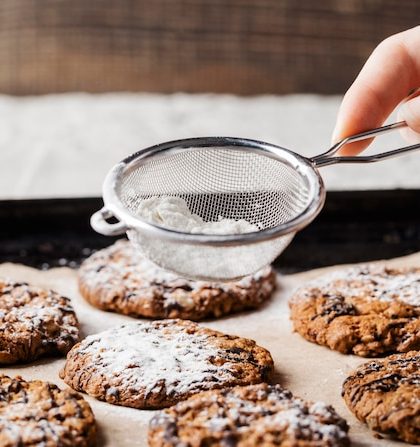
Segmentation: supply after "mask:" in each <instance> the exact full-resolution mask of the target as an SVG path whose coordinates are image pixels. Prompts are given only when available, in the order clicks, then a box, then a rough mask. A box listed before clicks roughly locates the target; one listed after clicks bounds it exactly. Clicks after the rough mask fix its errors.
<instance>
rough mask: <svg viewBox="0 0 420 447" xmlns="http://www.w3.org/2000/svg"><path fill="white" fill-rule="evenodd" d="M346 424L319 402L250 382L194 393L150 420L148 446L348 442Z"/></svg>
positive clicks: (336, 445) (306, 446)
mask: <svg viewBox="0 0 420 447" xmlns="http://www.w3.org/2000/svg"><path fill="white" fill-rule="evenodd" d="M347 431H348V426H347V423H346V421H345V420H344V419H342V418H341V417H340V416H339V415H338V414H337V413H336V412H335V410H334V409H333V408H332V407H331V406H328V405H325V404H324V403H322V402H315V403H313V402H307V401H304V400H302V399H299V398H297V397H294V396H293V395H292V393H291V392H290V391H287V390H285V389H283V388H281V387H280V386H279V385H267V384H266V383H263V384H259V385H250V386H244V387H234V388H229V389H224V390H216V391H206V392H203V393H200V394H197V395H195V396H193V397H191V398H189V399H188V400H186V401H184V402H180V403H178V404H176V405H174V406H173V407H171V408H168V409H166V410H163V411H160V412H159V413H158V414H157V415H155V416H154V417H153V418H152V420H151V421H150V427H149V445H150V446H151V447H171V446H174V447H175V446H184V447H199V446H204V445H205V446H207V447H211V446H214V447H216V446H226V447H228V446H236V447H251V446H259V445H261V446H265V447H270V446H285V447H286V446H299V447H310V446H312V447H315V446H316V447H323V446H325V447H326V446H328V447H341V446H348V445H350V442H349V438H348V436H347Z"/></svg>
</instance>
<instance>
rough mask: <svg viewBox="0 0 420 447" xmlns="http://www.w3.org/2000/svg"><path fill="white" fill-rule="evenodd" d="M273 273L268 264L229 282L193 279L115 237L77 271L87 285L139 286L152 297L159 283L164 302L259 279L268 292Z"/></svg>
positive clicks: (184, 301)
mask: <svg viewBox="0 0 420 447" xmlns="http://www.w3.org/2000/svg"><path fill="white" fill-rule="evenodd" d="M271 274H272V269H271V267H266V268H264V269H262V270H260V271H258V272H256V273H254V274H253V275H248V276H245V277H244V278H242V279H240V280H237V281H232V282H208V281H194V280H189V279H185V278H182V277H180V276H179V275H176V274H174V273H171V272H168V271H167V270H164V269H162V268H160V267H158V266H157V265H156V264H154V263H152V262H151V261H149V260H148V259H146V258H145V257H144V256H142V255H141V254H140V253H139V252H138V251H137V250H136V249H135V247H133V245H132V244H131V243H130V242H129V241H126V240H120V241H117V242H116V243H115V244H114V245H112V246H111V247H108V248H107V249H104V250H101V251H99V252H97V253H95V254H94V255H92V256H91V258H89V259H88V260H87V261H86V263H85V264H83V265H82V268H81V270H80V275H81V276H82V277H83V280H84V281H85V282H86V283H87V284H89V285H90V287H92V288H94V287H101V288H105V289H106V288H108V289H109V290H112V289H114V288H115V287H119V286H121V285H122V284H123V285H124V287H126V288H127V290H139V289H140V287H141V295H142V297H143V298H147V297H148V298H150V300H152V299H153V298H154V297H155V293H154V288H156V287H157V286H162V287H161V290H162V291H163V296H164V298H165V303H166V305H171V304H172V303H179V304H181V305H193V304H194V303H193V302H191V300H192V298H191V295H192V294H193V293H200V291H201V290H206V289H213V290H215V289H221V290H223V291H224V292H226V293H232V292H233V290H237V289H242V290H244V291H246V289H250V288H251V287H252V286H253V284H255V283H258V287H259V289H260V290H261V293H264V294H265V295H267V296H268V295H269V294H270V293H271V292H272V290H273V289H274V286H273V283H272V281H267V278H269V277H270V275H271Z"/></svg>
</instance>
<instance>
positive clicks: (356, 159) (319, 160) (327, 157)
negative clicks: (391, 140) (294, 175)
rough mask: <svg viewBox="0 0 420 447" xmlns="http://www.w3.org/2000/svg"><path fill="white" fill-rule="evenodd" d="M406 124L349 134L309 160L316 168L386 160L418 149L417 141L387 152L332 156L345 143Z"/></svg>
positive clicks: (375, 135)
mask: <svg viewBox="0 0 420 447" xmlns="http://www.w3.org/2000/svg"><path fill="white" fill-rule="evenodd" d="M406 126H407V123H406V122H405V121H400V122H398V123H393V124H388V125H387V126H383V127H378V128H376V129H372V130H367V131H366V132H362V133H358V134H356V135H351V136H350V137H347V138H344V139H343V140H341V141H339V142H338V143H336V144H335V145H334V146H333V147H332V148H331V149H329V150H328V151H327V152H324V153H323V154H320V155H317V156H315V157H312V158H311V161H312V163H314V165H315V166H316V167H317V168H320V167H322V166H328V165H332V164H336V163H372V162H375V161H381V160H386V159H388V158H393V157H397V156H399V155H401V154H405V153H407V152H412V151H415V150H418V149H420V143H419V144H413V145H411V146H405V147H401V148H399V149H394V150H391V151H387V152H382V153H380V154H375V155H365V156H357V155H356V156H349V157H344V156H343V157H334V155H335V154H336V153H337V152H338V151H339V150H340V149H341V148H342V147H343V146H345V145H346V144H349V143H354V142H355V141H361V140H367V139H369V138H375V137H377V136H378V135H382V134H385V133H388V132H391V131H393V130H395V129H401V128H403V127H406Z"/></svg>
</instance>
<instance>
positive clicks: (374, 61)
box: [333, 27, 420, 155]
mask: <svg viewBox="0 0 420 447" xmlns="http://www.w3.org/2000/svg"><path fill="white" fill-rule="evenodd" d="M418 48H420V27H416V28H413V29H411V30H408V31H404V32H403V33H400V34H396V35H395V36H392V37H390V38H388V39H386V40H384V41H383V42H382V43H381V44H379V45H378V47H377V48H376V49H375V50H374V52H373V53H372V54H371V56H370V57H369V59H368V60H367V62H366V64H365V65H364V67H363V69H362V71H361V72H360V74H359V75H358V77H357V78H356V80H355V81H354V83H353V85H352V86H351V87H350V89H349V90H348V91H347V93H346V95H345V96H344V99H343V102H342V104H341V107H340V110H339V113H338V117H337V123H336V127H335V130H334V133H333V141H334V142H336V141H339V140H341V139H342V138H345V137H347V136H349V135H353V134H356V133H359V132H363V131H365V130H369V129H373V128H375V127H379V126H381V125H382V124H383V122H384V121H385V120H386V118H387V117H388V116H389V115H390V113H391V112H392V111H393V110H394V109H395V107H397V105H398V104H399V103H400V102H401V101H402V100H403V99H404V98H406V97H407V96H408V95H409V93H410V91H412V90H413V89H414V88H417V87H418V86H419V85H420V55H419V56H417V54H416V52H418V51H417V50H418ZM413 112H414V110H413ZM407 113H409V112H407ZM412 120H413V119H412ZM369 143H370V141H363V142H356V143H352V144H349V145H347V146H345V147H343V148H342V149H341V151H340V154H341V155H354V154H357V153H359V152H360V151H361V150H363V149H364V148H365V147H366V146H367V145H368V144H369Z"/></svg>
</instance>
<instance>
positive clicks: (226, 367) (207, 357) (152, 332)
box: [79, 323, 235, 395]
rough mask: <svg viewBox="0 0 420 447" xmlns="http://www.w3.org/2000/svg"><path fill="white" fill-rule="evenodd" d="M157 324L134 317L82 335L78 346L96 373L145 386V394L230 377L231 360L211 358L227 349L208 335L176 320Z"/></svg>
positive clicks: (190, 387)
mask: <svg viewBox="0 0 420 447" xmlns="http://www.w3.org/2000/svg"><path fill="white" fill-rule="evenodd" d="M158 325H159V323H156V324H153V323H137V324H130V325H125V326H121V327H118V328H115V329H111V330H108V331H104V332H101V333H99V334H96V335H92V336H89V337H87V338H86V339H85V340H83V342H82V344H81V346H80V348H79V349H80V350H81V351H82V352H84V353H88V354H89V355H90V356H91V363H92V365H95V368H96V369H97V370H98V372H99V374H101V375H103V376H106V377H107V378H108V380H109V379H111V380H112V378H113V377H116V378H118V386H119V387H124V388H136V389H138V390H140V389H141V390H143V389H144V390H145V395H147V394H149V393H151V392H159V391H162V389H163V388H164V389H165V393H166V394H167V395H171V394H173V393H176V394H184V393H189V392H191V391H193V390H199V389H207V388H209V387H210V386H211V384H214V383H218V382H221V383H223V382H225V381H229V380H233V379H234V378H235V376H234V375H233V372H232V371H233V370H232V366H233V363H231V362H229V361H226V362H223V365H221V364H219V365H216V364H214V363H212V361H211V360H212V359H217V358H219V359H221V358H226V351H225V350H221V349H218V348H217V347H216V346H215V344H214V343H212V340H211V337H209V336H208V335H206V334H200V333H196V332H194V333H191V332H189V331H188V330H187V329H186V328H185V327H181V326H176V325H175V324H173V325H170V326H169V327H165V326H164V325H162V327H160V328H159V327H158ZM109 391H110V392H112V388H111V389H110V390H109Z"/></svg>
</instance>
